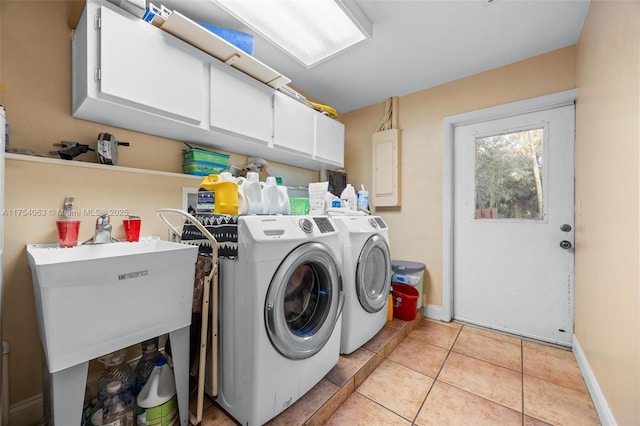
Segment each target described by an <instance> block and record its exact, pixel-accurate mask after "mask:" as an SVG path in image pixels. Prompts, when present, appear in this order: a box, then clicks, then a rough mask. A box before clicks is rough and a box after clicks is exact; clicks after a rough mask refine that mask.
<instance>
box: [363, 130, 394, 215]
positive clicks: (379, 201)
mask: <svg viewBox="0 0 640 426" xmlns="http://www.w3.org/2000/svg"><path fill="white" fill-rule="evenodd" d="M371 144H372V146H371V151H372V160H373V162H372V168H371V169H372V174H373V176H372V183H373V189H372V191H371V194H370V195H371V196H370V198H371V204H372V205H373V206H375V207H397V206H400V203H401V200H400V130H399V129H389V130H384V131H381V132H376V133H374V134H373V137H372V138H371Z"/></svg>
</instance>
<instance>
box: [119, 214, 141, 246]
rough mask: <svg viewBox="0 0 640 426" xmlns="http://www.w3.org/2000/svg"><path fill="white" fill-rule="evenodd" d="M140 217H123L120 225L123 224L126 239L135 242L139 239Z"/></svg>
mask: <svg viewBox="0 0 640 426" xmlns="http://www.w3.org/2000/svg"><path fill="white" fill-rule="evenodd" d="M141 223H142V220H141V219H124V220H123V221H122V225H123V226H124V234H125V236H126V237H127V241H129V242H135V241H138V240H140V224H141Z"/></svg>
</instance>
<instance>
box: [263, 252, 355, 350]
mask: <svg viewBox="0 0 640 426" xmlns="http://www.w3.org/2000/svg"><path fill="white" fill-rule="evenodd" d="M343 303H344V294H343V292H342V277H341V276H340V269H339V266H338V262H337V261H336V259H335V257H334V256H333V255H332V254H331V251H330V250H329V248H328V247H327V246H325V245H324V244H321V243H318V242H313V243H306V244H303V245H301V246H299V247H297V248H296V249H294V250H293V251H292V252H291V253H289V254H288V255H287V257H286V258H285V259H284V260H283V261H282V263H281V264H280V265H279V266H278V269H277V270H276V273H275V274H274V276H273V278H272V279H271V283H270V284H269V290H268V291H267V298H266V302H265V322H266V326H267V334H268V336H269V340H271V343H272V344H273V346H274V347H275V348H276V349H277V350H278V352H280V353H281V354H282V355H283V356H285V357H287V358H290V359H305V358H309V357H311V356H313V355H315V354H316V353H318V351H320V350H321V349H322V348H323V347H324V345H325V344H326V343H327V341H328V340H329V338H330V337H331V334H332V333H333V330H334V327H335V324H336V321H337V320H338V317H339V316H340V312H341V310H342V304H343Z"/></svg>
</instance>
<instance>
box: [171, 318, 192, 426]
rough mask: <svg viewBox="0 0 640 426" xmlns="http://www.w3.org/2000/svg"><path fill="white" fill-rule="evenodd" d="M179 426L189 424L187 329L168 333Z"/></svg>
mask: <svg viewBox="0 0 640 426" xmlns="http://www.w3.org/2000/svg"><path fill="white" fill-rule="evenodd" d="M169 338H170V339H171V356H172V358H173V375H174V377H175V380H176V394H177V397H178V411H179V412H180V425H181V426H187V425H188V424H189V327H184V328H180V329H178V330H175V331H172V332H170V333H169Z"/></svg>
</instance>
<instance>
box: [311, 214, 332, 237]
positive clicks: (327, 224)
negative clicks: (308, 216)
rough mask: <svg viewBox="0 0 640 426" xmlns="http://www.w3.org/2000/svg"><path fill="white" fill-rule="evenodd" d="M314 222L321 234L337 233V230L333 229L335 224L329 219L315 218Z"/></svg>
mask: <svg viewBox="0 0 640 426" xmlns="http://www.w3.org/2000/svg"><path fill="white" fill-rule="evenodd" d="M313 221H314V222H315V223H316V225H317V226H318V229H319V230H320V233H321V234H326V233H327V232H335V228H334V227H333V224H332V223H331V221H330V220H329V218H328V217H314V218H313Z"/></svg>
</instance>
